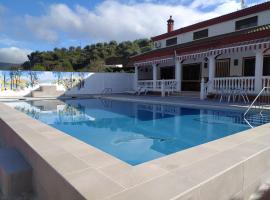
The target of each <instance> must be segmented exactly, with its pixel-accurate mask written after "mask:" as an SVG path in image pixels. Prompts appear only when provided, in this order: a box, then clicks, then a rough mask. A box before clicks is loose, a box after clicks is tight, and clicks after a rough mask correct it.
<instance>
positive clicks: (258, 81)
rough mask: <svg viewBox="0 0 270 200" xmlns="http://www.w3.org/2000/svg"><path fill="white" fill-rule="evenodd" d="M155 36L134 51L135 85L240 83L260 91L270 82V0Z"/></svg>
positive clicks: (217, 86)
mask: <svg viewBox="0 0 270 200" xmlns="http://www.w3.org/2000/svg"><path fill="white" fill-rule="evenodd" d="M167 22H168V24H167V26H168V31H167V33H164V34H162V35H158V36H155V37H152V40H153V42H154V50H152V51H150V52H147V53H144V54H140V55H137V56H134V57H133V58H132V59H133V62H134V66H135V76H136V77H135V79H136V80H135V85H136V86H137V87H146V88H147V89H148V90H149V91H153V92H160V91H161V86H162V82H163V81H164V82H163V83H164V85H165V86H164V87H165V90H166V86H171V85H175V88H174V89H175V92H182V91H198V92H199V91H200V90H202V89H200V88H201V87H200V83H201V81H202V80H203V82H205V83H207V84H206V85H207V86H208V92H210V93H218V92H219V91H220V90H224V89H225V90H226V89H228V90H229V89H232V88H238V89H243V90H245V91H246V93H247V94H250V95H256V94H258V93H259V92H260V91H261V90H262V88H263V87H266V86H268V87H270V2H266V3H262V4H259V5H256V6H253V7H249V8H245V9H242V10H239V11H236V12H233V13H230V14H227V15H223V16H220V17H217V18H213V19H210V20H207V21H203V22H200V23H197V24H193V25H191V26H187V27H184V28H180V29H176V30H174V20H173V19H172V17H170V19H169V20H168V21H167Z"/></svg>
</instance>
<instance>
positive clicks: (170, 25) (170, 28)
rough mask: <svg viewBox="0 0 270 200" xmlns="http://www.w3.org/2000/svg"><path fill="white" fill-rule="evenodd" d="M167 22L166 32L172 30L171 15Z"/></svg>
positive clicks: (172, 21)
mask: <svg viewBox="0 0 270 200" xmlns="http://www.w3.org/2000/svg"><path fill="white" fill-rule="evenodd" d="M167 22H168V24H167V26H168V33H170V32H172V31H173V26H174V20H173V19H172V16H170V19H169V20H168V21H167Z"/></svg>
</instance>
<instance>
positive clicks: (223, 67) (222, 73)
mask: <svg viewBox="0 0 270 200" xmlns="http://www.w3.org/2000/svg"><path fill="white" fill-rule="evenodd" d="M230 62H231V60H230V59H220V60H217V61H216V77H229V76H230Z"/></svg>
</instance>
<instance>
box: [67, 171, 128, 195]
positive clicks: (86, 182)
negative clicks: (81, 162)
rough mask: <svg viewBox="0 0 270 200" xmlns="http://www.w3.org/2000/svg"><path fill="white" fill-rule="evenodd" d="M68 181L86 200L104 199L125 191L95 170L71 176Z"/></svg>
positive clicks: (68, 176)
mask: <svg viewBox="0 0 270 200" xmlns="http://www.w3.org/2000/svg"><path fill="white" fill-rule="evenodd" d="M66 179H67V180H68V181H70V183H71V184H72V185H73V186H74V187H75V188H76V189H77V190H78V191H79V192H80V193H81V194H82V195H84V197H85V198H86V199H91V200H95V199H103V198H106V197H108V196H111V195H113V194H116V193H118V192H120V191H123V190H124V188H123V187H121V186H120V185H118V184H117V183H115V182H113V181H112V180H110V179H109V178H107V177H105V176H104V175H102V174H101V173H99V172H98V171H96V170H93V169H88V170H84V171H81V172H78V173H74V174H69V175H67V176H66Z"/></svg>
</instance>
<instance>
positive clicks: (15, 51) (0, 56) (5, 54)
mask: <svg viewBox="0 0 270 200" xmlns="http://www.w3.org/2000/svg"><path fill="white" fill-rule="evenodd" d="M30 53H31V50H28V49H20V48H17V47H8V48H0V62H4V63H13V64H20V63H23V62H25V61H26V60H27V59H28V58H27V55H28V54H30Z"/></svg>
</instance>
